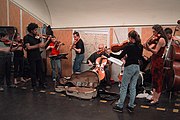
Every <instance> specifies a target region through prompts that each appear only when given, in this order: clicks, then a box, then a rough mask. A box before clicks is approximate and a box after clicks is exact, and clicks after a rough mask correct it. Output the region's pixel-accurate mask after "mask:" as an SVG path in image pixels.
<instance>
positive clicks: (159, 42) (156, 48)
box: [146, 38, 166, 54]
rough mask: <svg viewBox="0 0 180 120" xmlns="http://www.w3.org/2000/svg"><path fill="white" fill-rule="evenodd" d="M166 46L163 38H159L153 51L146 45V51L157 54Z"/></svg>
mask: <svg viewBox="0 0 180 120" xmlns="http://www.w3.org/2000/svg"><path fill="white" fill-rule="evenodd" d="M165 44H166V42H165V39H164V38H160V39H159V41H158V43H157V45H156V47H155V48H154V49H153V48H152V47H150V46H149V45H148V44H146V47H147V50H148V51H151V52H152V53H153V54H157V53H158V51H159V50H160V48H161V47H164V46H165Z"/></svg>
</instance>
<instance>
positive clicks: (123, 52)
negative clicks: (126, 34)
mask: <svg viewBox="0 0 180 120" xmlns="http://www.w3.org/2000/svg"><path fill="white" fill-rule="evenodd" d="M127 51H128V46H126V47H125V48H124V49H123V50H122V52H121V53H120V54H119V55H115V54H113V53H110V56H111V57H114V58H117V59H119V60H121V59H122V58H123V57H124V56H125V55H126V54H127Z"/></svg>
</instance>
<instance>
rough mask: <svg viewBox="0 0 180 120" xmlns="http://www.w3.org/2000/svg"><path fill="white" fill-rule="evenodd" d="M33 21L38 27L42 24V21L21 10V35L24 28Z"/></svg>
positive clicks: (24, 32)
mask: <svg viewBox="0 0 180 120" xmlns="http://www.w3.org/2000/svg"><path fill="white" fill-rule="evenodd" d="M31 22H34V23H36V24H38V26H39V27H42V26H43V23H41V22H40V21H38V20H37V19H35V18H34V17H32V16H31V15H30V14H29V13H27V12H25V11H22V29H23V36H24V35H26V28H27V26H28V24H29V23H31Z"/></svg>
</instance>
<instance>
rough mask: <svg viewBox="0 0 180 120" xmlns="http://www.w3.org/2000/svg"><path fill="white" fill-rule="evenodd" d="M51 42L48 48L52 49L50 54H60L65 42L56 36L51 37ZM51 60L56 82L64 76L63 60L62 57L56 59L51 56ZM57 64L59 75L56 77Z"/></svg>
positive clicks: (53, 78) (53, 77) (53, 76)
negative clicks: (62, 69)
mask: <svg viewBox="0 0 180 120" xmlns="http://www.w3.org/2000/svg"><path fill="white" fill-rule="evenodd" d="M48 39H51V43H50V44H49V46H48V47H47V48H46V50H50V51H51V52H50V55H49V56H58V55H59V54H60V46H61V45H63V43H61V42H59V41H57V39H56V37H55V36H52V37H51V38H48ZM50 62H51V68H52V80H53V81H54V82H56V80H59V79H60V78H61V77H62V76H61V75H62V72H61V60H60V59H55V57H51V58H50ZM56 66H57V69H58V76H57V77H56Z"/></svg>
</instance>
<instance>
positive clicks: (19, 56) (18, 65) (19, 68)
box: [11, 33, 25, 84]
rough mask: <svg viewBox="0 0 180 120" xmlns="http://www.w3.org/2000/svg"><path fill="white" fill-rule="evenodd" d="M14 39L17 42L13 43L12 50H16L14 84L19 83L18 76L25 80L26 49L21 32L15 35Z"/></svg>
mask: <svg viewBox="0 0 180 120" xmlns="http://www.w3.org/2000/svg"><path fill="white" fill-rule="evenodd" d="M14 41H15V42H14V43H13V44H12V45H11V52H14V56H13V63H14V84H18V81H17V78H18V77H19V78H20V79H21V81H22V82H25V80H24V79H23V77H24V74H23V68H24V49H23V43H22V39H21V36H20V34H19V33H17V34H16V35H15V38H14Z"/></svg>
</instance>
